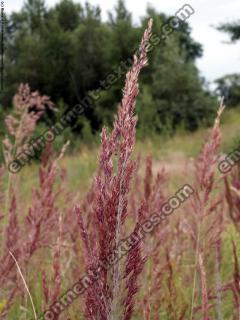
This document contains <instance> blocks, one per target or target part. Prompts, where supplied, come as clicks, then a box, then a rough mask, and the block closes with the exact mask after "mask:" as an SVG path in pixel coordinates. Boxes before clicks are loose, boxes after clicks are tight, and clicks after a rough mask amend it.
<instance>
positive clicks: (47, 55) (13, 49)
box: [0, 0, 216, 143]
mask: <svg viewBox="0 0 240 320" xmlns="http://www.w3.org/2000/svg"><path fill="white" fill-rule="evenodd" d="M177 9H178V8H176V10H177ZM173 14H174V12H173ZM150 17H151V18H153V20H154V27H153V32H154V33H156V34H157V35H159V37H160V36H161V32H162V26H163V24H164V23H166V22H167V21H168V19H169V18H170V17H169V16H167V15H165V14H163V13H158V12H157V11H156V10H155V9H154V8H152V7H148V9H147V12H146V14H145V16H144V17H142V19H141V22H140V23H139V24H138V25H136V24H135V23H133V21H132V16H131V13H130V12H128V11H127V9H126V7H125V4H124V2H123V1H122V0H119V1H118V2H117V4H116V7H115V9H114V10H113V12H109V15H108V19H107V21H102V18H101V9H100V7H98V6H92V5H90V4H89V3H86V4H85V5H81V4H79V3H75V2H73V1H72V0H61V1H60V2H58V3H57V4H56V5H55V6H54V7H51V8H48V7H47V6H46V4H45V3H44V1H43V0H27V1H26V2H25V4H24V5H23V8H22V9H21V10H20V11H19V12H13V13H12V14H10V15H9V16H8V17H7V27H6V34H5V36H6V37H5V38H6V39H5V46H6V48H5V57H4V59H5V60H4V63H5V77H4V79H5V90H4V93H3V94H2V96H1V101H0V104H1V105H2V106H4V111H0V112H1V114H0V116H1V119H0V121H1V120H2V119H3V115H2V112H5V111H6V110H7V111H8V112H11V108H12V97H13V95H14V93H15V92H16V90H17V88H18V86H19V84H20V83H21V82H22V83H29V85H30V87H31V89H32V90H39V91H40V92H41V93H42V94H46V95H48V96H50V97H51V99H52V101H53V102H54V103H55V104H56V107H57V109H58V110H59V112H58V113H57V114H53V113H52V112H50V111H49V112H48V113H47V115H46V116H45V117H44V119H43V120H42V122H44V124H46V125H48V126H49V125H51V124H53V123H54V122H55V121H56V120H57V119H58V117H59V116H60V115H62V114H64V113H65V112H66V111H67V110H69V109H70V108H71V107H73V106H74V105H75V104H76V103H79V102H80V101H81V100H82V99H83V98H84V97H85V96H86V95H87V94H88V93H89V92H92V91H94V90H96V89H97V88H99V87H100V85H101V81H104V79H106V76H107V75H108V74H110V73H111V72H113V73H114V74H115V75H116V74H117V71H116V70H118V68H119V66H120V65H121V62H124V61H127V59H129V58H131V57H132V56H133V53H134V52H135V50H136V48H138V45H139V42H140V39H141V36H142V33H143V30H144V29H145V28H146V25H147V21H148V20H149V18H150ZM189 19H191V17H189ZM201 55H202V46H201V45H200V44H199V43H198V42H196V41H195V40H194V39H193V38H192V36H191V28H190V26H189V24H188V21H187V20H186V21H184V22H181V23H180V26H179V27H178V28H177V29H175V30H174V32H173V33H172V34H171V35H169V36H168V37H167V39H166V40H165V41H161V43H160V44H159V45H157V46H155V48H154V50H152V51H151V53H150V54H149V66H148V67H147V68H145V70H144V71H143V74H142V75H141V78H140V88H141V90H140V91H141V95H140V96H139V99H138V105H139V107H138V108H139V124H138V129H139V133H140V135H141V136H144V135H148V134H150V135H151V134H154V133H164V132H166V131H168V132H174V131H175V130H176V129H177V128H178V127H179V126H183V127H185V128H186V129H188V130H195V129H197V128H198V127H199V126H200V125H208V124H210V123H211V120H212V117H213V115H214V111H215V110H216V99H215V98H214V96H213V95H212V94H211V93H210V91H209V89H208V88H207V84H206V82H205V80H204V79H203V78H202V77H201V76H200V75H199V72H198V69H197V67H196V64H195V61H196V59H197V58H199V57H201ZM128 66H129V63H128ZM125 74H126V70H124V72H121V77H120V78H119V79H118V80H117V81H116V82H115V83H114V84H113V85H112V86H111V87H110V88H108V89H106V90H102V93H101V97H100V99H99V100H98V101H95V102H94V103H93V104H91V105H89V107H88V108H86V110H85V113H84V115H83V116H81V117H79V118H78V119H77V120H76V121H75V122H74V123H72V127H71V131H72V133H73V135H74V136H77V137H79V139H80V140H82V139H85V141H86V142H87V141H92V135H94V134H95V133H96V132H98V131H99V130H100V129H101V127H102V126H103V125H108V126H111V124H112V120H113V116H114V114H115V113H116V109H117V105H118V103H119V102H120V101H121V95H122V88H123V85H124V79H125ZM1 109H2V108H1ZM1 130H2V129H1ZM65 134H66V137H67V138H68V136H69V132H68V130H66V133H65ZM74 141H76V143H77V140H76V139H74Z"/></svg>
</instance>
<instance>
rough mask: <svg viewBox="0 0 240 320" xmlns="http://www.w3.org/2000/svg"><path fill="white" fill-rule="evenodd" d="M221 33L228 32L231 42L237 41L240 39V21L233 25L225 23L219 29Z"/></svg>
mask: <svg viewBox="0 0 240 320" xmlns="http://www.w3.org/2000/svg"><path fill="white" fill-rule="evenodd" d="M217 29H218V30H219V31H223V32H227V33H228V34H229V35H230V37H231V41H233V42H234V41H237V40H239V39H240V21H235V22H231V23H223V24H221V25H220V26H218V28H217Z"/></svg>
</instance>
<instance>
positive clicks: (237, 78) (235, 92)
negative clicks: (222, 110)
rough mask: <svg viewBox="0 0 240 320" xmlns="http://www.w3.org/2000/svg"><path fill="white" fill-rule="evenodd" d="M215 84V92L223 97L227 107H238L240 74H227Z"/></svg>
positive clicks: (239, 102)
mask: <svg viewBox="0 0 240 320" xmlns="http://www.w3.org/2000/svg"><path fill="white" fill-rule="evenodd" d="M215 82H216V84H217V89H216V90H217V91H218V93H219V94H220V95H221V96H223V97H224V99H225V102H226V104H227V105H228V106H229V107H236V106H239V105H240V74H237V73H234V74H228V75H226V76H224V77H222V78H219V79H217V80H216V81H215Z"/></svg>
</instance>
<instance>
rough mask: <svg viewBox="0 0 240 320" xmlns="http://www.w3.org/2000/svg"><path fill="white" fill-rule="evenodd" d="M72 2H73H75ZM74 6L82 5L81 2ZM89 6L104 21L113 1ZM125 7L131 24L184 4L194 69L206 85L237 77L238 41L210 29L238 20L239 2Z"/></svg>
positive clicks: (14, 6)
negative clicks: (194, 48) (198, 54)
mask: <svg viewBox="0 0 240 320" xmlns="http://www.w3.org/2000/svg"><path fill="white" fill-rule="evenodd" d="M45 1H46V4H47V6H53V5H54V4H55V3H56V2H58V0H45ZM75 1H76V0H75ZM76 2H81V3H83V2H85V1H82V0H79V1H76ZM88 2H90V3H91V4H95V5H96V4H98V5H99V6H100V8H101V9H102V17H103V19H106V17H107V11H108V10H111V9H113V7H114V6H115V4H116V0H89V1H88ZM23 3H24V0H5V11H6V12H7V13H9V12H11V11H17V10H19V9H20V8H21V7H22V5H23ZM125 3H126V7H127V8H128V10H129V11H130V12H131V13H132V15H133V20H134V22H135V23H137V22H138V21H139V17H141V16H143V15H144V13H145V12H146V8H147V5H148V4H151V5H152V6H153V7H154V8H156V9H157V10H158V11H160V12H164V13H166V14H169V15H174V14H175V12H176V11H177V10H178V9H180V8H181V7H182V6H183V5H184V4H186V3H188V4H190V5H191V6H192V7H193V8H194V10H195V13H194V14H193V15H192V16H191V17H190V18H189V19H188V22H189V23H190V26H191V27H192V36H193V38H194V39H195V40H197V41H198V42H200V43H201V44H202V45H203V49H204V54H203V57H202V58H201V59H198V61H197V65H198V67H199V69H200V71H201V74H202V75H203V76H204V77H205V78H206V79H207V80H208V81H209V82H211V81H213V80H214V79H216V78H218V77H221V76H223V75H225V74H227V73H234V72H237V73H240V41H239V42H237V43H236V44H234V45H233V44H226V42H228V41H229V37H228V36H227V35H225V34H224V33H222V32H219V31H217V30H215V29H214V28H213V26H216V25H218V24H219V23H222V22H231V21H235V20H238V19H239V20H240V1H239V0H211V1H210V0H191V1H189V2H184V1H180V0H167V1H166V0H165V1H159V0H150V1H147V0H125Z"/></svg>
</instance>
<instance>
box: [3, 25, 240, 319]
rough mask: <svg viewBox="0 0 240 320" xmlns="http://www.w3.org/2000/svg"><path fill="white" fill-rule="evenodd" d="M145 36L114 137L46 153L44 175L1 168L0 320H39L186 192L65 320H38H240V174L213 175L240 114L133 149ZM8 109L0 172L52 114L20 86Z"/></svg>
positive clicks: (40, 168) (33, 169) (35, 167)
mask: <svg viewBox="0 0 240 320" xmlns="http://www.w3.org/2000/svg"><path fill="white" fill-rule="evenodd" d="M150 35H151V22H150V23H149V26H148V28H147V30H146V31H145V33H144V36H143V39H142V42H141V45H140V49H141V50H140V52H139V55H137V56H136V57H135V62H134V65H133V67H132V69H131V70H130V71H129V72H128V74H127V77H126V84H125V88H124V90H123V100H122V102H121V104H120V106H119V110H118V114H117V117H116V119H115V122H114V125H113V130H112V131H111V132H109V131H107V130H106V129H105V128H104V129H103V131H102V134H101V145H100V151H99V150H97V148H88V147H87V146H82V147H81V150H80V152H79V154H77V155H74V156H73V155H71V156H64V154H65V149H66V146H63V149H62V152H61V153H60V155H55V154H54V153H53V151H52V146H51V145H48V146H47V147H46V149H45V150H44V153H43V155H42V157H41V162H40V164H37V163H35V164H31V165H30V166H26V167H25V168H24V169H23V170H22V171H21V172H20V173H19V174H17V175H13V174H10V173H9V172H8V171H7V169H6V166H3V167H2V168H0V239H1V242H0V244H1V255H0V271H1V272H0V287H1V291H0V318H2V319H8V320H15V319H20V320H24V319H25V320H26V319H32V318H33V317H34V312H33V309H34V310H35V309H36V312H37V314H38V315H39V316H40V315H41V314H42V313H43V312H44V310H47V309H48V308H49V307H51V305H52V304H53V303H54V302H56V301H57V300H58V299H59V297H60V296H61V294H62V293H64V292H66V291H67V290H68V289H69V288H71V287H72V286H73V284H74V283H75V282H76V280H78V279H79V278H80V277H81V276H83V275H84V273H85V272H86V270H89V268H90V269H93V268H95V267H96V266H97V265H98V264H99V263H101V261H103V260H104V259H107V258H108V257H109V255H110V254H111V253H112V252H113V251H114V250H116V248H117V246H118V244H119V242H120V241H121V240H122V239H124V238H125V237H126V236H128V235H132V234H135V233H136V232H137V231H139V229H140V228H141V225H142V224H143V223H144V222H145V220H146V219H148V218H149V217H150V216H151V214H153V213H160V212H161V210H162V208H163V206H164V204H165V203H166V201H167V200H168V199H169V198H171V197H172V196H173V195H174V194H175V193H176V191H177V190H178V189H179V188H180V187H181V186H182V185H183V184H186V183H188V184H190V185H191V186H192V187H193V189H194V194H193V196H192V197H191V198H190V199H188V200H187V201H186V202H184V204H182V205H181V206H180V207H179V208H178V209H177V210H176V211H175V212H174V213H173V214H172V215H169V216H168V218H167V219H165V220H164V221H162V222H161V223H160V224H159V225H158V226H157V228H155V229H154V231H153V232H151V233H149V234H148V236H147V237H146V238H145V239H143V240H141V241H138V242H137V243H136V244H135V246H132V247H130V249H129V250H128V251H127V254H126V255H125V256H124V257H123V259H121V260H120V261H117V262H116V263H115V264H114V265H113V266H112V268H110V269H105V268H102V269H101V270H100V273H99V275H98V281H97V282H94V283H93V284H92V285H91V286H90V287H89V288H88V290H87V291H86V292H85V294H84V295H83V296H80V297H79V298H78V299H76V300H75V302H74V303H72V304H71V305H70V306H68V308H66V310H65V311H63V312H62V313H61V314H55V315H54V316H53V317H50V316H49V317H45V318H46V319H64V320H66V319H67V320H70V319H71V320H73V319H79V320H80V319H91V320H120V319H121V320H128V319H136V320H138V319H139V320H140V319H143V320H158V319H159V320H162V319H163V320H185V319H189V320H200V319H203V320H209V319H216V320H221V319H226V320H239V319H240V271H239V270H240V263H239V256H240V237H239V230H240V227H239V226H240V214H239V213H240V182H239V168H238V167H237V166H235V167H234V168H233V170H232V171H231V173H230V174H229V175H224V176H222V175H220V173H219V172H218V170H217V166H218V161H219V159H220V157H222V156H223V153H224V152H225V150H227V149H228V148H230V146H231V143H232V142H231V141H232V138H233V137H234V136H235V135H236V132H237V130H238V123H239V120H240V114H239V113H238V112H237V111H228V112H226V113H225V115H223V117H222V121H223V126H222V128H221V127H220V117H221V113H222V111H223V110H222V109H220V112H219V113H218V115H217V118H216V122H215V124H213V128H212V129H210V130H206V129H201V130H198V131H197V132H195V133H193V134H187V133H185V132H181V133H178V134H177V135H176V136H174V137H169V138H166V137H164V138H162V137H156V138H154V139H153V140H148V139H147V138H146V139H145V140H144V141H141V142H140V141H138V142H137V143H136V144H135V126H136V121H137V119H136V117H135V111H134V107H135V99H136V96H137V94H138V90H139V89H138V75H139V72H140V70H141V68H142V67H143V66H145V65H146V63H147V52H146V50H145V49H146V45H147V43H148V40H149V37H150ZM140 89H141V88H140ZM14 101H15V108H16V110H15V111H16V114H15V116H14V115H13V116H12V117H8V118H7V122H6V124H7V128H8V131H9V137H8V138H7V140H6V141H5V143H4V146H5V153H4V154H5V160H6V165H7V164H8V162H9V161H11V160H12V159H13V158H14V156H15V155H16V152H17V151H18V150H17V149H21V148H22V144H23V143H25V142H26V141H27V140H28V139H30V137H31V134H32V133H33V131H34V129H35V127H36V125H37V120H38V119H39V116H41V114H42V112H43V111H44V108H45V105H46V104H48V105H49V106H50V107H52V104H51V103H50V100H49V99H47V98H46V97H44V98H41V96H40V95H39V94H37V93H31V92H30V90H29V87H28V86H21V87H20V89H19V92H18V93H17V94H16V96H15V98H14ZM36 105H37V110H35V112H36V114H34V113H31V112H30V110H32V109H31V108H32V107H33V106H36ZM23 123H25V126H23ZM23 128H24V130H23ZM149 154H151V156H149ZM13 257H14V258H13ZM30 296H31V299H30V298H29V297H30ZM33 305H34V307H33Z"/></svg>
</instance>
